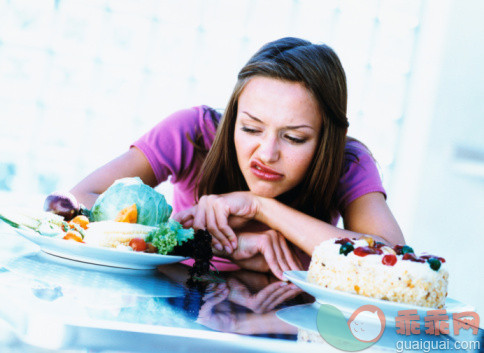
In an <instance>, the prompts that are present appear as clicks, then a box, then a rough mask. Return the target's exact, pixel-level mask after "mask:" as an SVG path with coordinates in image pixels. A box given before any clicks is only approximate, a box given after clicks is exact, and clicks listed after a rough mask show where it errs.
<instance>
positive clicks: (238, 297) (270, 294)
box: [227, 277, 302, 314]
mask: <svg viewBox="0 0 484 353" xmlns="http://www.w3.org/2000/svg"><path fill="white" fill-rule="evenodd" d="M227 286H228V288H229V290H230V292H229V295H228V300H229V301H231V302H232V303H235V304H238V305H241V306H244V307H246V308H248V309H250V310H252V311H253V312H254V313H256V314H264V313H267V312H269V311H271V310H273V309H275V308H276V307H277V306H278V305H279V304H282V303H283V302H285V301H286V300H289V299H291V298H294V297H296V296H297V295H298V294H299V293H301V292H302V290H301V289H299V288H298V287H296V286H295V285H294V284H290V283H287V282H282V281H277V282H273V283H271V284H269V285H267V286H266V287H265V288H263V289H262V290H260V291H257V292H256V293H252V292H251V291H250V290H249V288H248V287H247V285H246V284H245V283H243V282H241V281H240V280H238V279H237V278H235V277H229V278H228V279H227Z"/></svg>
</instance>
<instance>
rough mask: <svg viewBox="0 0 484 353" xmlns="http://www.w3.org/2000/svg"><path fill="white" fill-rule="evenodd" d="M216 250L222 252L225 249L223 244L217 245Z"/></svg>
mask: <svg viewBox="0 0 484 353" xmlns="http://www.w3.org/2000/svg"><path fill="white" fill-rule="evenodd" d="M215 249H217V250H218V251H222V249H223V248H222V244H219V243H217V244H215Z"/></svg>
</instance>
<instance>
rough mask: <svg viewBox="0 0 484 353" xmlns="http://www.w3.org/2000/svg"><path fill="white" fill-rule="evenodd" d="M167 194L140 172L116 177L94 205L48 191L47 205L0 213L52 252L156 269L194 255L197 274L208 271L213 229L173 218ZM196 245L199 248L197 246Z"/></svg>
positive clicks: (94, 261) (105, 263) (83, 259)
mask: <svg viewBox="0 0 484 353" xmlns="http://www.w3.org/2000/svg"><path fill="white" fill-rule="evenodd" d="M171 212H172V207H171V206H170V205H169V204H168V203H167V202H166V200H165V198H164V196H163V195H162V194H160V193H159V192H157V191H156V190H154V189H153V188H151V187H150V186H148V185H146V184H144V183H143V182H142V181H141V179H139V178H123V179H119V180H117V181H115V182H114V183H113V185H111V186H110V187H109V188H108V189H107V190H106V191H105V192H104V193H103V194H101V195H100V196H99V197H98V199H97V200H96V202H95V204H94V206H93V207H92V209H91V210H88V209H86V208H84V207H83V206H82V205H80V204H79V203H78V202H77V200H76V199H75V198H74V196H73V195H71V194H70V193H67V192H63V193H60V192H55V193H52V194H50V195H49V196H47V198H46V200H45V203H44V210H43V211H37V210H26V209H11V208H8V209H1V208H0V219H1V220H3V221H5V222H6V223H7V224H9V225H10V226H12V227H13V228H14V229H15V231H16V232H17V233H18V234H19V235H21V236H22V237H24V238H26V239H28V240H30V241H32V242H34V243H35V244H37V245H39V246H40V249H41V250H42V251H44V252H45V253H48V254H50V255H54V256H58V257H62V258H65V259H70V260H74V261H81V262H86V263H91V264H96V265H102V266H112V267H118V268H128V269H153V268H156V267H157V266H160V265H166V264H171V263H176V262H180V261H183V260H187V259H189V258H194V259H195V264H194V269H193V271H192V273H193V274H197V275H202V274H203V273H202V272H208V268H209V265H210V262H209V261H210V260H211V258H212V255H213V254H212V248H211V241H212V237H211V235H210V234H209V233H208V232H207V231H205V230H198V231H196V232H195V231H194V230H193V229H191V228H189V229H184V228H183V227H182V226H181V224H180V223H178V222H176V221H174V220H173V219H170V218H169V217H170V215H171ZM195 250H196V251H195Z"/></svg>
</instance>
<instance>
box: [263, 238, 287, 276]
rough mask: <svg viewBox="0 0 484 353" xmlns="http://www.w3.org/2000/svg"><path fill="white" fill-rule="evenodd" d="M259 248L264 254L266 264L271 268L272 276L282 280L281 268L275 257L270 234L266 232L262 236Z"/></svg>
mask: <svg viewBox="0 0 484 353" xmlns="http://www.w3.org/2000/svg"><path fill="white" fill-rule="evenodd" d="M262 239H263V240H262V243H261V249H260V252H261V253H262V255H264V258H265V259H266V262H267V265H268V266H269V268H270V269H271V271H272V273H273V274H274V276H276V277H277V278H279V279H280V280H283V270H282V268H281V266H280V264H279V261H278V259H277V258H276V253H275V252H274V247H273V242H272V239H271V236H270V235H268V234H266V235H265V236H264V237H263V238H262Z"/></svg>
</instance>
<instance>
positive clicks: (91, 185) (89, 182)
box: [71, 147, 157, 208]
mask: <svg viewBox="0 0 484 353" xmlns="http://www.w3.org/2000/svg"><path fill="white" fill-rule="evenodd" d="M135 176H138V177H140V178H141V180H142V181H143V182H144V183H145V184H147V185H150V186H152V187H154V186H156V184H157V181H156V177H155V174H154V172H153V169H152V168H151V165H150V163H149V162H148V159H147V158H146V157H145V155H144V154H143V152H141V151H140V150H139V149H138V148H136V147H132V148H130V149H129V150H128V151H127V152H126V153H124V154H122V155H121V156H119V157H117V158H116V159H114V160H112V161H111V162H109V163H107V164H105V165H103V166H102V167H100V168H98V169H96V170H95V171H94V172H92V173H91V174H89V175H88V176H87V177H85V178H84V179H83V180H82V181H81V182H80V183H79V184H77V185H76V186H74V187H73V188H72V189H71V193H72V194H73V195H74V196H75V197H76V199H77V201H79V202H80V203H82V204H83V205H84V206H86V207H87V208H91V207H92V206H93V205H94V202H95V201H96V199H97V198H98V196H99V195H100V194H102V193H103V192H104V191H106V189H107V188H108V187H110V186H111V185H112V183H113V182H114V181H115V180H117V179H120V178H125V177H135Z"/></svg>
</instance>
